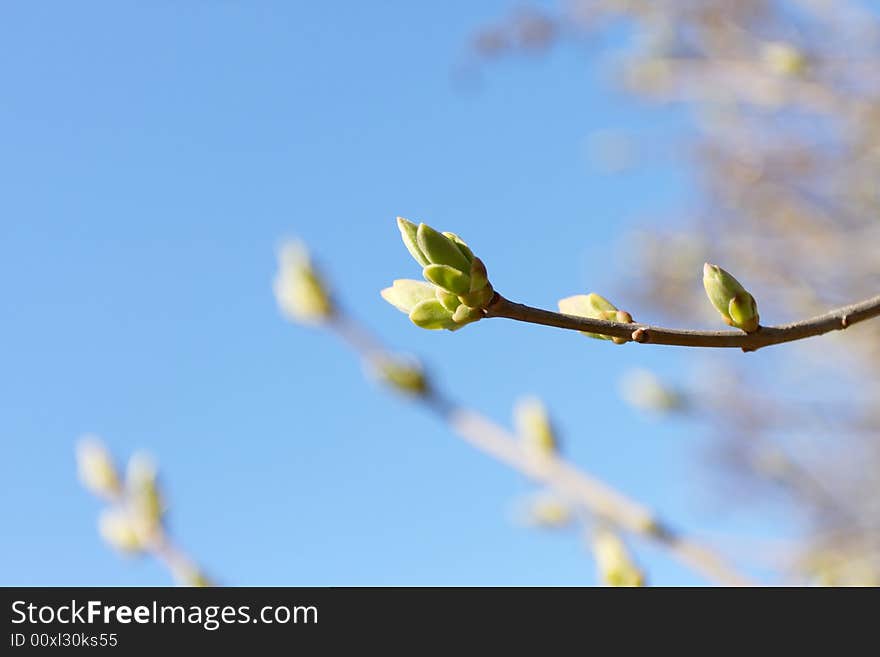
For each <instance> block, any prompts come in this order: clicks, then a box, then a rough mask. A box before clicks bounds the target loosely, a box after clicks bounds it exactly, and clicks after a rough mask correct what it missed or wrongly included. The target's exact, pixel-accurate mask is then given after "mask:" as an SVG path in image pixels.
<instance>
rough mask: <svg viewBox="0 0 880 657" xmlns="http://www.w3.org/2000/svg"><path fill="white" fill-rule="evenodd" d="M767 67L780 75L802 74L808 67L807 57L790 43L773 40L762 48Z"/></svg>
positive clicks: (762, 55) (762, 56)
mask: <svg viewBox="0 0 880 657" xmlns="http://www.w3.org/2000/svg"><path fill="white" fill-rule="evenodd" d="M761 58H762V59H763V60H764V65H765V66H766V67H767V69H768V70H769V71H770V72H772V73H775V74H776V75H780V76H795V75H800V74H801V73H803V72H804V71H805V70H806V69H807V58H806V57H805V56H804V53H802V52H801V51H800V50H798V49H797V48H795V47H794V46H792V45H791V44H790V43H784V42H782V41H771V42H769V43H765V44H764V46H763V48H762V49H761Z"/></svg>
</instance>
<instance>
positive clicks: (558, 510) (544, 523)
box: [526, 493, 572, 529]
mask: <svg viewBox="0 0 880 657" xmlns="http://www.w3.org/2000/svg"><path fill="white" fill-rule="evenodd" d="M526 520H527V521H528V523H529V524H531V525H534V526H536V527H543V528H547V529H562V528H564V527H567V526H569V525H570V524H571V522H572V513H571V509H570V508H569V507H568V506H567V505H566V504H565V503H564V502H562V501H561V500H560V499H559V498H558V497H556V496H555V495H551V494H546V493H545V494H541V495H538V496H536V497H534V498H532V499H530V500H529V502H528V506H527V507H526Z"/></svg>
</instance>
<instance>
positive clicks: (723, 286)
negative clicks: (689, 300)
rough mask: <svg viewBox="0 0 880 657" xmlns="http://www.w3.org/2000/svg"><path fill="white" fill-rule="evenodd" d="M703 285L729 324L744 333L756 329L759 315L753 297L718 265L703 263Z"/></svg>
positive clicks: (710, 299)
mask: <svg viewBox="0 0 880 657" xmlns="http://www.w3.org/2000/svg"><path fill="white" fill-rule="evenodd" d="M703 287H704V288H706V295H707V296H708V297H709V301H711V302H712V305H713V306H715V309H716V310H717V311H718V312H719V313H720V314H721V316H722V317H723V318H724V321H725V322H727V323H728V324H729V325H730V326H733V327H735V328H738V329H741V330H743V331H745V332H746V333H754V332H755V331H757V330H758V328H759V326H760V324H759V322H760V317H759V316H758V304H757V303H756V302H755V298H754V297H753V296H752V295H751V294H749V293H748V292H747V291H746V290H745V288H744V287H743V286H742V285H741V284H740V282H739V281H738V280H736V279H735V278H734V277H733V276H731V275H730V274H729V273H728V272H726V271H724V270H723V269H721V267H719V266H718V265H712V264H709V263H708V262H707V263H706V264H705V265H703Z"/></svg>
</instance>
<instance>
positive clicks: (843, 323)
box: [840, 315, 849, 329]
mask: <svg viewBox="0 0 880 657" xmlns="http://www.w3.org/2000/svg"><path fill="white" fill-rule="evenodd" d="M847 326H849V315H843V316H842V317H841V318H840V328H842V329H845V328H846V327H847Z"/></svg>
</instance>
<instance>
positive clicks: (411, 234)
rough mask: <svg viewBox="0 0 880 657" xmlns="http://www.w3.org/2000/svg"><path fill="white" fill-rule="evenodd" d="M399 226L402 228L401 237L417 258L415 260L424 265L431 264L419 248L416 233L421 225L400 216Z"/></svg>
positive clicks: (411, 253)
mask: <svg viewBox="0 0 880 657" xmlns="http://www.w3.org/2000/svg"><path fill="white" fill-rule="evenodd" d="M397 228H398V229H399V230H400V237H401V239H402V240H403V244H404V246H405V247H406V250H407V251H409V254H410V255H411V256H412V257H413V258H414V259H415V261H416V262H417V263H419V264H420V265H421V266H422V267H424V266H425V265H429V264H431V263H430V262H428V258H427V257H425V254H424V253H422V250H421V249H420V248H419V243H418V239H417V238H416V233H417V231H418V228H419V227H418V226H416V225H415V224H414V223H413V222H411V221H407V220H406V219H404V218H403V217H398V218H397Z"/></svg>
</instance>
